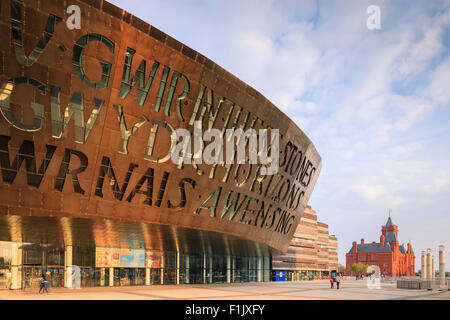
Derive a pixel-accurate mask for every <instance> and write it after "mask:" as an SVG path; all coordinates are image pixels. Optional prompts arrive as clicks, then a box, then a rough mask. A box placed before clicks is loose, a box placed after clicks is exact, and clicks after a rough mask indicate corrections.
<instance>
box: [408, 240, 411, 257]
mask: <svg viewBox="0 0 450 320" xmlns="http://www.w3.org/2000/svg"><path fill="white" fill-rule="evenodd" d="M410 253H411V242H408V254H410Z"/></svg>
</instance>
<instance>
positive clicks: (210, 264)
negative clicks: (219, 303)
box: [208, 256, 213, 283]
mask: <svg viewBox="0 0 450 320" xmlns="http://www.w3.org/2000/svg"><path fill="white" fill-rule="evenodd" d="M208 260H209V264H208V283H213V260H212V256H209V259H208Z"/></svg>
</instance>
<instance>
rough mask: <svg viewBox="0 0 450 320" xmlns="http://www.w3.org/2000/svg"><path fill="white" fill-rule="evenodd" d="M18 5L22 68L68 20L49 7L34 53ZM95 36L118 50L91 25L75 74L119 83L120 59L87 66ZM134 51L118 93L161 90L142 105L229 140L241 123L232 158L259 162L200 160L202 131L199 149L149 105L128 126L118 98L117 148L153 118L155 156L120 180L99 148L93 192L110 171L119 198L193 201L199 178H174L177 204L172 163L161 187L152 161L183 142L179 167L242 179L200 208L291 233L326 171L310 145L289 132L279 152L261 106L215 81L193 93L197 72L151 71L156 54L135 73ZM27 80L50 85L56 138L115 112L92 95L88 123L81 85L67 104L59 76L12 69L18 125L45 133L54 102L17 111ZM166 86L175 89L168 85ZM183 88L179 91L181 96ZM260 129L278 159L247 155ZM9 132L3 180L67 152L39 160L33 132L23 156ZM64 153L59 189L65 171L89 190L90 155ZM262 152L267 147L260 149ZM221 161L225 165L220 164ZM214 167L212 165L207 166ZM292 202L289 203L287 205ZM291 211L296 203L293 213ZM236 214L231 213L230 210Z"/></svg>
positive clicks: (85, 137) (36, 181)
mask: <svg viewBox="0 0 450 320" xmlns="http://www.w3.org/2000/svg"><path fill="white" fill-rule="evenodd" d="M10 4H11V26H12V29H13V32H12V37H13V46H14V50H15V56H16V59H17V61H18V62H19V63H20V64H21V65H22V66H23V67H30V66H32V65H33V64H34V63H35V62H36V61H38V60H39V58H40V56H41V55H42V53H44V52H46V50H47V44H48V43H49V41H51V39H52V36H53V34H54V32H55V26H56V25H57V24H58V23H59V22H61V21H62V19H61V18H59V17H57V16H55V15H53V14H49V16H48V19H47V25H46V27H45V30H44V32H43V36H42V37H41V39H40V40H39V42H38V44H37V46H36V48H34V49H33V50H32V51H31V53H30V55H29V56H26V55H25V48H24V45H23V41H22V3H21V2H19V1H16V0H11V1H10ZM66 32H67V30H66ZM91 42H98V45H99V46H105V48H106V49H107V51H109V52H110V53H111V54H115V53H116V50H115V48H116V43H115V42H114V41H112V40H111V39H109V38H108V37H106V36H104V35H101V34H98V33H88V34H86V35H83V36H81V37H80V38H78V39H77V40H76V41H75V44H74V46H73V50H72V66H73V70H74V74H75V75H76V76H78V77H79V78H80V79H81V80H82V81H83V83H84V84H86V85H87V86H89V87H91V88H94V89H95V90H102V89H105V88H108V87H109V83H110V82H112V68H113V63H110V62H107V61H103V60H101V59H99V63H100V66H101V70H102V72H101V77H100V81H98V82H94V81H93V80H92V79H89V78H88V77H87V75H86V73H85V65H84V62H83V59H82V57H83V54H84V52H85V50H86V48H87V46H88V44H89V43H91ZM135 54H136V50H134V49H132V48H130V47H127V48H126V52H125V61H124V64H123V74H122V78H121V79H122V80H121V84H120V90H119V93H118V94H119V97H120V98H121V99H123V100H124V101H126V102H127V103H129V101H130V98H132V97H133V96H132V95H130V92H131V91H132V90H133V89H137V94H136V103H137V105H139V106H142V107H144V106H147V102H148V97H149V96H151V92H152V90H153V89H157V91H155V92H153V93H156V98H155V100H154V103H153V105H152V107H151V108H142V110H143V112H149V113H161V112H162V116H163V117H167V118H173V117H170V114H171V111H172V110H173V107H175V108H176V118H177V120H178V121H177V123H184V124H185V125H186V126H187V127H188V128H189V129H190V130H191V131H194V136H195V132H196V130H198V128H201V127H202V126H203V127H205V128H207V130H212V129H215V130H217V131H216V132H219V133H220V135H222V136H227V142H228V141H230V140H232V139H229V136H228V135H226V133H227V130H230V129H233V130H236V131H239V130H241V131H240V132H242V134H239V135H238V136H237V139H238V150H233V151H232V152H231V153H230V155H227V157H226V159H229V158H230V157H232V156H233V155H234V157H235V158H236V159H244V160H248V159H249V160H250V161H249V163H250V164H251V165H250V166H248V168H247V167H244V164H243V163H242V161H237V163H233V162H230V161H226V162H220V161H215V162H214V161H213V162H211V163H208V162H206V163H205V164H202V163H199V161H198V159H199V157H198V149H196V148H195V144H196V139H195V138H194V141H193V142H194V152H191V150H190V149H189V148H186V144H185V143H181V144H178V145H177V139H174V138H172V137H177V138H178V136H179V135H177V134H176V133H177V132H178V133H179V132H180V131H179V128H178V129H175V128H174V126H173V125H172V124H171V123H169V122H168V121H163V120H160V119H157V118H160V117H157V118H154V119H153V120H152V121H151V120H150V114H149V113H146V114H142V116H141V119H140V120H139V121H138V122H136V123H135V124H133V125H132V126H130V125H129V124H128V125H127V121H126V118H127V117H128V116H127V114H126V112H124V109H125V110H126V107H123V106H122V105H121V104H114V103H113V104H112V107H113V109H114V111H113V112H114V113H115V115H116V116H117V121H118V122H117V123H118V129H119V130H120V137H121V139H120V142H119V145H118V149H117V152H118V153H119V154H120V155H121V156H122V155H128V153H129V151H128V147H129V145H130V143H133V139H137V138H136V132H137V131H138V130H144V129H143V128H145V127H149V126H150V128H149V136H148V140H147V145H146V148H143V149H144V150H142V155H143V158H144V159H145V160H147V161H149V164H150V166H148V167H145V168H142V171H141V173H140V175H139V176H138V177H139V178H137V177H136V178H135V176H136V175H137V174H138V173H137V170H138V167H139V166H138V165H137V164H136V163H134V162H128V163H129V167H128V171H127V172H126V174H125V176H124V177H123V179H122V183H120V182H119V181H118V179H117V178H116V172H115V171H114V167H113V164H112V161H111V159H112V156H111V155H100V159H101V165H100V166H99V167H98V170H97V171H96V172H98V175H97V178H96V180H95V177H94V179H93V181H95V183H96V187H95V192H94V195H95V196H98V197H102V198H103V196H104V194H103V186H104V181H105V179H109V183H108V184H109V185H110V186H111V188H112V191H113V192H112V193H113V197H114V199H116V200H118V201H128V202H131V201H133V199H134V198H135V197H136V195H138V194H141V195H143V196H144V199H143V202H142V204H144V205H147V206H156V207H166V208H169V209H177V208H183V207H185V205H186V203H187V195H188V194H190V193H189V190H191V189H192V190H193V189H195V187H196V184H197V183H196V180H195V178H193V177H191V178H187V177H183V178H181V179H179V180H178V181H176V182H174V183H175V185H178V190H179V193H178V194H179V200H178V201H177V204H174V201H175V200H174V199H171V200H172V201H171V200H167V201H163V198H164V196H165V191H166V188H167V185H168V184H169V181H170V180H169V179H172V178H171V176H170V173H169V172H167V171H164V172H162V174H161V175H160V176H161V177H160V183H159V188H158V187H156V186H155V188H154V184H155V182H156V175H155V172H156V171H157V168H156V167H152V165H154V164H161V163H164V162H166V161H168V160H169V159H170V158H171V157H172V155H173V154H175V152H174V150H176V147H177V146H178V147H179V148H178V150H181V154H182V160H183V161H176V164H177V167H178V169H180V170H183V169H184V165H186V164H191V165H192V167H193V169H194V175H195V174H196V175H197V176H199V178H200V176H202V175H206V176H207V178H209V179H212V180H215V181H217V182H218V183H230V182H231V183H232V185H233V188H234V187H235V189H236V190H233V189H229V190H226V191H225V188H224V187H223V186H219V187H217V189H216V190H215V192H213V193H212V194H211V195H210V196H209V197H207V199H206V200H205V201H203V203H201V204H200V205H199V206H198V207H197V208H196V209H194V211H193V213H194V214H201V212H203V211H207V210H209V211H210V212H211V213H210V216H211V217H217V218H221V219H224V218H225V217H229V219H230V220H234V219H235V220H237V221H239V222H241V223H245V224H253V225H254V226H256V225H258V226H260V227H261V228H263V229H266V230H267V229H271V228H272V227H274V229H276V230H277V232H282V233H284V234H286V233H288V232H289V231H290V228H291V224H292V221H293V220H294V219H295V211H296V210H297V209H298V208H299V206H300V204H303V202H305V201H306V197H305V195H306V193H307V188H308V186H309V184H310V182H311V181H313V177H314V175H315V173H316V171H317V168H316V165H315V164H313V162H312V161H311V160H310V159H309V158H308V157H307V150H302V148H301V147H300V146H297V145H295V144H294V143H293V142H292V141H288V142H286V143H285V145H284V150H283V155H284V158H283V159H278V158H279V155H280V153H279V148H278V143H277V144H275V143H274V140H273V138H274V137H278V129H273V128H272V127H271V126H270V125H269V124H267V123H266V122H265V121H264V120H262V119H260V118H259V117H258V116H257V115H255V114H252V113H251V112H250V111H246V110H245V108H244V107H242V106H239V105H238V104H237V103H235V102H233V101H231V100H229V99H227V98H226V97H223V96H215V92H214V91H213V90H212V89H211V88H207V87H206V86H204V85H203V84H201V83H199V84H198V92H197V95H196V98H194V97H191V96H192V90H191V84H190V81H189V79H188V77H187V76H186V75H184V74H182V73H181V72H178V71H176V70H171V68H170V67H169V66H164V65H163V66H161V64H160V62H158V61H156V60H154V61H153V64H152V67H151V70H148V68H147V63H148V61H146V60H145V59H143V60H142V61H141V62H140V64H139V66H138V68H137V70H136V71H135V74H132V66H133V60H134V57H135ZM114 61H118V59H115V60H114ZM170 75H171V78H170ZM157 76H160V77H161V80H160V82H159V86H157V87H156V88H155V86H154V85H152V84H153V82H154V79H156V78H157ZM169 78H170V81H169ZM21 85H28V86H31V87H32V88H33V89H34V90H36V91H37V92H39V93H40V94H46V92H47V91H49V92H50V111H51V112H49V115H50V120H51V122H50V123H51V135H52V138H54V139H56V140H55V141H57V139H61V138H63V137H64V136H67V135H68V133H67V132H68V131H69V130H70V129H69V127H70V125H71V124H72V123H73V124H74V133H75V134H74V141H75V142H76V143H78V144H81V145H84V144H88V143H89V142H88V141H90V140H89V136H90V133H91V132H92V131H93V130H95V125H96V123H97V119H98V118H99V116H100V115H101V114H102V113H104V112H106V111H105V110H106V107H105V101H104V100H102V99H99V98H95V97H94V98H93V101H92V102H93V103H92V110H91V113H90V115H89V118H88V120H87V122H86V121H85V118H84V116H85V112H86V111H88V110H85V109H87V108H86V99H85V97H84V95H83V93H82V92H78V91H74V92H72V93H71V98H70V101H69V103H68V104H67V106H66V107H65V108H64V107H62V104H61V91H62V89H61V86H60V85H59V84H58V83H50V84H49V85H48V86H47V85H45V84H43V83H42V82H41V81H40V80H38V79H34V78H32V77H25V76H16V77H11V78H9V79H7V80H6V81H5V82H4V83H3V85H2V87H1V89H0V112H1V113H2V115H3V117H4V118H5V119H6V121H7V122H8V123H9V124H10V125H11V126H12V127H13V128H15V129H17V130H20V131H26V132H31V133H34V132H38V131H39V130H41V129H42V126H43V121H44V109H45V106H44V105H42V104H39V103H37V102H32V103H31V110H26V109H24V113H27V112H32V118H33V121H32V123H31V124H25V123H22V122H21V121H18V120H17V119H16V118H15V115H14V112H13V109H12V107H11V97H12V93H13V92H14V90H15V89H16V88H17V87H18V86H21ZM167 87H168V91H167V93H166V89H167ZM176 93H179V94H178V95H176ZM94 94H95V93H94ZM190 102H193V104H194V106H193V111H192V114H191V115H190V117H186V114H185V106H187V105H188V104H189V103H190ZM183 105H184V106H183ZM61 109H63V110H61ZM72 120H73V121H72ZM257 129H259V130H265V131H266V132H267V133H270V136H271V138H272V139H271V142H270V143H267V142H266V139H262V140H264V143H266V146H268V147H267V148H265V150H264V152H263V154H265V153H267V154H269V153H270V157H267V156H266V159H270V160H268V161H262V163H261V162H260V163H257V164H255V163H252V161H251V160H252V153H251V152H249V155H248V156H247V155H245V156H242V153H241V152H240V149H239V146H242V145H243V146H244V147H245V148H246V147H247V146H248V147H249V151H252V143H253V141H254V140H253V139H252V137H251V136H249V135H246V134H245V132H249V131H248V130H255V131H256V130H257ZM162 130H165V131H166V133H167V134H168V135H169V136H170V137H171V139H169V141H167V140H166V141H162V142H161V139H160V137H161V132H162ZM185 130H186V129H185ZM200 130H201V129H200ZM186 132H190V131H189V130H186V131H185V133H186ZM174 133H175V135H174ZM166 136H167V135H166ZM280 136H281V139H283V135H280ZM10 140H11V137H9V136H6V135H2V136H0V148H1V150H0V160H1V161H0V162H1V169H2V179H3V182H6V183H9V184H12V183H13V182H14V180H15V177H16V175H17V173H18V171H19V169H20V168H21V166H22V163H25V167H26V175H27V183H28V185H30V186H33V187H36V188H39V187H40V185H41V182H42V180H43V178H44V175H45V174H46V172H47V168H48V167H49V165H50V164H51V163H53V162H55V161H58V160H52V159H54V158H55V159H56V158H57V157H58V156H54V155H55V154H58V153H57V152H55V151H56V149H57V146H55V145H53V144H46V145H45V150H38V151H37V152H36V154H38V157H40V155H43V156H41V159H42V160H41V164H40V166H39V168H38V167H37V166H36V162H37V161H36V157H35V142H33V141H31V140H26V139H25V140H23V141H22V145H21V146H20V147H19V150H18V152H17V155H16V156H15V157H14V156H13V154H11V155H10V148H9V141H10ZM91 140H92V139H91ZM262 140H260V141H262ZM204 141H205V139H203V140H202V141H201V142H199V144H200V145H201V148H200V150H206V149H207V148H208V147H210V148H211V149H215V148H214V142H211V143H210V144H208V145H207V146H206V147H205V145H204ZM206 141H207V140H206ZM158 143H159V145H158ZM157 149H159V150H160V151H161V150H163V151H166V150H167V152H166V153H165V154H163V155H155V153H156V152H155V150H157ZM227 151H228V148H227ZM134 152H135V151H134ZM61 153H62V154H63V156H62V158H60V159H59V161H60V165H59V170H58V173H57V176H56V177H54V178H55V183H54V186H53V187H54V189H55V190H58V191H61V192H62V190H63V188H64V184H65V181H66V177H67V176H70V177H71V180H72V184H73V190H74V192H75V193H79V194H85V190H86V188H89V186H86V185H83V179H80V177H79V175H80V176H82V175H83V172H84V171H86V169H87V168H88V164H89V161H88V156H87V155H86V154H84V153H83V152H81V151H79V150H75V149H73V148H72V147H71V148H64V150H63V151H62V152H61ZM222 154H223V150H218V151H217V152H215V154H214V156H215V157H218V159H220V156H221V155H222ZM258 154H261V153H260V152H258ZM133 156H136V154H133ZM13 157H14V158H13ZM234 157H233V158H234ZM74 158H77V159H76V160H75V161H78V160H79V162H80V166H79V167H78V168H75V169H73V168H72V166H73V161H74V160H73V159H74ZM11 160H12V161H11ZM71 160H72V165H71ZM172 160H173V159H172ZM178 160H180V159H178ZM52 161H53V162H52ZM244 162H245V161H244ZM272 165H276V170H271V169H270V167H271V166H272ZM221 167H222V168H224V169H225V170H219V168H221ZM69 168H71V169H69ZM278 168H284V170H278ZM208 169H209V174H208V173H207V171H206V170H208ZM116 171H117V170H116ZM219 174H223V176H222V177H219V176H218V175H219ZM52 178H53V177H52ZM133 178H135V180H136V183H135V185H134V187H133V188H132V189H131V190H130V189H129V188H128V185H129V183H131V182H132V180H133ZM84 180H86V179H84ZM84 183H85V182H84ZM188 188H189V189H188ZM154 193H155V194H154ZM247 193H249V194H247ZM255 196H261V197H263V198H264V199H265V201H263V200H258V199H255ZM199 198H200V197H199ZM211 202H212V203H211ZM220 204H221V205H222V211H221V214H220V215H219V214H216V211H217V212H220V210H219V207H220ZM284 206H285V207H286V208H284ZM288 210H289V211H293V212H288ZM228 213H230V214H229V215H228ZM239 215H241V216H240V218H238V216H239ZM251 215H253V216H254V218H252V219H250V218H249V217H250V216H251ZM276 217H277V218H278V222H276V221H275V219H276ZM270 219H272V220H270Z"/></svg>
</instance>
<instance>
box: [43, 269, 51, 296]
mask: <svg viewBox="0 0 450 320" xmlns="http://www.w3.org/2000/svg"><path fill="white" fill-rule="evenodd" d="M50 275H51V273H50V271H47V272H46V273H45V275H44V279H45V282H44V283H45V290H46V291H47V293H48V290H49V289H50Z"/></svg>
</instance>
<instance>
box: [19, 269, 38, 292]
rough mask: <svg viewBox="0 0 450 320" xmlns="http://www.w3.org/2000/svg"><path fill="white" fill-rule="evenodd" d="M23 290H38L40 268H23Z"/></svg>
mask: <svg viewBox="0 0 450 320" xmlns="http://www.w3.org/2000/svg"><path fill="white" fill-rule="evenodd" d="M22 272H23V278H22V279H23V282H22V283H23V288H39V283H40V278H41V277H42V266H23V268H22Z"/></svg>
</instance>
